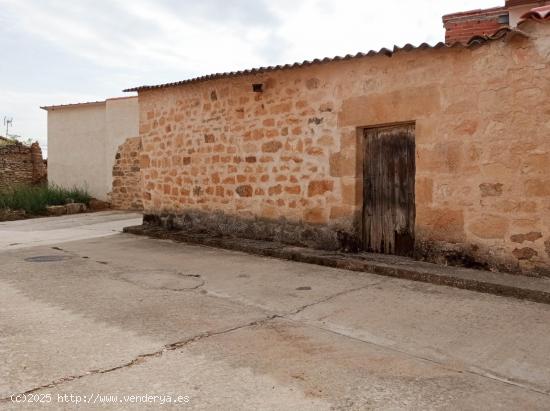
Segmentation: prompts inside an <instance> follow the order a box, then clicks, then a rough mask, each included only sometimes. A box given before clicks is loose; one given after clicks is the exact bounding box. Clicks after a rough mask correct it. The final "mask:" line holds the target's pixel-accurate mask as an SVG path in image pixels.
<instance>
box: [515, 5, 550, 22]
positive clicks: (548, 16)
mask: <svg viewBox="0 0 550 411" xmlns="http://www.w3.org/2000/svg"><path fill="white" fill-rule="evenodd" d="M525 20H535V21H550V4H549V5H547V6H542V7H535V8H534V9H531V10H529V11H528V12H527V13H525V14H524V15H523V16H521V20H520V23H523V22H524V21H525Z"/></svg>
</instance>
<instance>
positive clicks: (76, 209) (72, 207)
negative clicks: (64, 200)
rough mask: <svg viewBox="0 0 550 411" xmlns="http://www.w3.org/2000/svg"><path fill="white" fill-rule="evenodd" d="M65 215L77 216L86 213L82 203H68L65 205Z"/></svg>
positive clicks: (84, 205)
mask: <svg viewBox="0 0 550 411" xmlns="http://www.w3.org/2000/svg"><path fill="white" fill-rule="evenodd" d="M65 209H66V210H67V214H78V213H83V212H84V211H86V204H84V203H69V204H65Z"/></svg>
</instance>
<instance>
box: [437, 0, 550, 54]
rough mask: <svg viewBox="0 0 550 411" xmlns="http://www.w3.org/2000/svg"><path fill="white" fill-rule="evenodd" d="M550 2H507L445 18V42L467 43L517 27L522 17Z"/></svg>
mask: <svg viewBox="0 0 550 411" xmlns="http://www.w3.org/2000/svg"><path fill="white" fill-rule="evenodd" d="M546 4H550V1H533V0H507V1H506V3H505V5H504V6H503V7H492V8H490V9H478V10H470V11H464V12H459V13H453V14H447V15H445V16H443V24H444V26H445V42H446V43H448V44H451V43H455V42H459V43H466V42H468V41H469V40H470V39H472V37H475V36H488V35H492V34H494V33H495V32H497V31H498V30H499V29H501V28H505V27H512V28H513V27H517V25H518V23H519V21H520V20H521V16H522V15H524V14H525V13H526V12H528V11H529V10H531V9H533V8H535V7H537V6H544V5H546Z"/></svg>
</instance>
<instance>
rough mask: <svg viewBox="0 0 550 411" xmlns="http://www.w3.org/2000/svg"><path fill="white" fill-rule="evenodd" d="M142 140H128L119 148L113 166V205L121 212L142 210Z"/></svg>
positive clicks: (135, 138) (136, 138) (134, 138)
mask: <svg viewBox="0 0 550 411" xmlns="http://www.w3.org/2000/svg"><path fill="white" fill-rule="evenodd" d="M141 149H142V146H141V138H140V137H133V138H129V139H127V140H126V141H125V142H124V143H123V144H121V145H120V146H119V147H118V151H117V154H116V156H115V165H114V166H113V191H112V192H111V205H112V207H113V208H116V209H120V210H142V209H143V203H142V199H141V196H142V191H141V171H140V163H139V161H140V154H141Z"/></svg>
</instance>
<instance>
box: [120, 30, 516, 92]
mask: <svg viewBox="0 0 550 411" xmlns="http://www.w3.org/2000/svg"><path fill="white" fill-rule="evenodd" d="M504 30H506V33H507V32H511V31H514V30H512V29H510V28H505V29H504ZM499 32H500V30H499ZM506 33H503V34H502V33H499V37H498V38H502V37H504V36H505V35H506ZM494 39H496V38H493V36H489V37H484V38H477V37H476V38H475V41H474V43H472V44H470V42H468V44H467V45H464V44H461V43H458V42H457V43H453V44H445V43H443V42H440V43H437V44H436V45H433V46H432V45H430V44H427V43H422V44H420V45H418V46H414V45H412V44H405V45H404V46H402V47H398V46H394V47H393V48H392V49H391V50H390V49H387V48H382V49H380V50H378V51H375V50H370V51H368V52H366V53H357V54H354V55H352V54H348V55H346V56H336V57H325V58H323V59H314V60H305V61H303V62H296V63H292V64H284V65H277V66H267V67H257V68H252V69H248V70H241V71H231V72H225V73H215V74H209V75H206V76H201V77H195V78H190V79H187V80H182V81H177V82H173V83H165V84H158V85H143V86H139V87H133V88H129V89H126V90H124V91H125V92H131V91H143V90H153V89H160V88H166V87H175V86H181V85H184V84H190V83H198V82H203V81H208V80H215V79H220V78H229V77H239V76H245V75H249V74H260V73H267V72H272V71H279V70H288V69H293V68H299V67H308V66H312V65H317V64H325V63H330V62H333V61H342V60H354V59H360V58H365V57H371V56H380V55H384V56H388V57H391V56H392V55H393V54H395V53H398V52H402V51H406V52H409V51H416V50H434V49H445V48H455V47H470V46H473V45H478V44H481V43H484V42H487V41H490V40H494Z"/></svg>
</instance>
